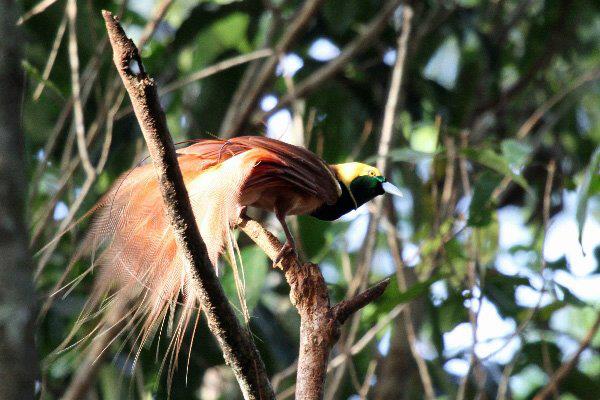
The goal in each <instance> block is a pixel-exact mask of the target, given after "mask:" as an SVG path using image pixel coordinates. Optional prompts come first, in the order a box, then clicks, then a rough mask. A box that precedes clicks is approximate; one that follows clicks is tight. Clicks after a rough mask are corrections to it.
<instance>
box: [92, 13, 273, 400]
mask: <svg viewBox="0 0 600 400" xmlns="http://www.w3.org/2000/svg"><path fill="white" fill-rule="evenodd" d="M102 14H103V16H104V20H105V23H106V29H107V31H108V36H109V39H110V44H111V46H112V49H113V61H114V63H115V66H116V67H117V70H118V71H119V74H120V75H121V78H122V80H123V84H124V86H125V88H126V89H127V92H128V93H129V97H130V99H131V103H132V105H133V110H134V112H135V115H136V118H137V120H138V122H139V124H140V128H141V130H142V133H143V135H144V139H145V140H146V143H147V145H148V151H149V153H150V156H151V158H152V161H153V164H154V167H155V170H156V172H157V177H158V181H159V186H160V190H161V193H162V196H163V200H164V203H165V208H166V212H167V217H168V219H169V221H170V223H171V226H172V227H173V233H174V235H175V239H176V241H177V244H178V246H180V249H181V250H182V252H183V254H184V257H185V258H186V261H187V262H188V263H189V265H190V266H191V267H192V270H193V271H194V274H195V277H194V278H195V279H196V281H197V283H198V287H199V290H200V297H201V302H202V311H203V312H204V314H205V315H206V319H207V322H208V326H209V328H210V330H211V332H212V333H213V335H215V337H216V338H217V341H218V343H219V345H220V347H221V350H222V351H223V357H224V358H225V362H226V363H227V364H228V365H229V366H230V367H231V368H232V369H233V372H234V374H235V377H236V379H237V380H238V383H239V385H240V388H241V390H242V393H243V395H244V398H246V399H262V400H265V399H274V398H275V396H274V394H273V390H272V388H271V385H270V383H269V380H268V377H267V373H266V371H265V366H264V364H263V361H262V359H261V358H260V356H259V354H258V351H257V349H256V346H255V345H254V342H253V341H252V339H251V338H250V336H249V334H248V332H247V331H246V330H244V329H243V328H242V327H241V325H240V323H239V322H238V320H237V317H236V316H235V314H234V311H233V310H232V308H231V306H230V305H229V301H228V299H227V297H226V296H225V293H224V292H223V288H222V287H221V285H220V283H219V280H218V278H217V276H216V274H215V271H214V269H213V267H212V265H211V263H210V261H209V259H208V255H207V252H206V246H205V245H204V242H203V241H202V238H201V237H200V233H199V231H198V227H197V225H196V222H195V219H194V214H193V212H192V207H191V205H190V201H189V198H188V194H187V190H186V188H185V185H184V183H183V178H182V175H181V171H180V169H179V164H178V163H177V156H176V153H175V147H174V146H173V141H172V139H171V135H170V133H169V130H168V127H167V123H166V119H165V115H164V113H163V111H162V108H161V107H160V103H159V100H158V93H157V90H156V84H155V83H154V81H153V80H152V79H151V78H150V77H149V76H148V75H147V74H146V72H145V71H144V67H143V65H142V60H141V58H140V55H139V52H138V49H137V48H136V46H135V44H134V43H133V41H131V39H129V38H128V37H127V36H126V35H125V32H124V31H123V28H122V27H121V25H120V24H119V22H118V20H117V19H116V18H115V17H113V15H112V14H111V13H110V12H108V11H103V13H102Z"/></svg>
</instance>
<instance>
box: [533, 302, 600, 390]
mask: <svg viewBox="0 0 600 400" xmlns="http://www.w3.org/2000/svg"><path fill="white" fill-rule="evenodd" d="M598 329H600V312H599V313H598V316H597V317H596V321H595V322H594V324H593V325H592V327H591V328H590V330H589V331H588V332H587V334H586V335H585V337H584V338H583V340H582V341H581V343H579V347H578V348H577V351H576V352H575V354H573V355H572V356H571V358H570V359H569V361H567V362H565V363H564V364H562V365H561V366H560V368H558V369H557V370H556V372H555V373H554V375H552V376H551V377H549V379H548V384H547V385H546V387H544V388H543V389H542V390H540V392H539V393H538V394H536V395H535V397H534V398H533V400H544V399H546V398H548V397H549V396H550V395H551V394H552V393H554V391H555V390H557V389H558V387H559V385H560V383H561V382H562V380H563V379H564V378H565V377H566V376H567V375H568V374H569V372H571V370H572V369H573V368H574V367H575V366H576V365H577V362H578V361H579V357H580V356H581V353H583V351H584V350H585V349H587V348H588V346H589V345H590V343H591V342H592V340H593V339H594V337H595V336H596V333H597V332H598Z"/></svg>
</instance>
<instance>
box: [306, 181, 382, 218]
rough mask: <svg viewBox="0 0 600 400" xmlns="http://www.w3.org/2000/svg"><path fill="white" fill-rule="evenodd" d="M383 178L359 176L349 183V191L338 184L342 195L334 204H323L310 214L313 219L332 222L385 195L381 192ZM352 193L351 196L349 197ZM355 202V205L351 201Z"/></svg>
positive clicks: (341, 184) (344, 186)
mask: <svg viewBox="0 0 600 400" xmlns="http://www.w3.org/2000/svg"><path fill="white" fill-rule="evenodd" d="M383 182H385V178H384V177H383V176H368V175H364V176H359V177H357V178H356V179H354V180H353V181H352V182H351V183H350V190H348V188H347V187H346V185H344V184H343V183H341V182H340V186H341V188H342V195H341V196H340V198H339V199H338V201H337V202H336V203H335V204H331V205H330V204H323V205H322V206H321V207H319V208H317V209H316V210H315V211H314V212H313V213H312V214H310V215H312V216H313V217H315V218H318V219H321V220H324V221H333V220H335V219H338V218H339V217H341V216H342V215H344V214H346V213H348V212H350V211H352V210H354V209H356V208H357V207H360V206H362V205H363V204H365V203H366V202H367V201H369V200H372V199H374V198H375V197H377V196H379V195H382V194H384V193H385V191H384V190H383ZM350 192H352V196H350ZM352 197H354V200H356V203H354V201H353V200H352Z"/></svg>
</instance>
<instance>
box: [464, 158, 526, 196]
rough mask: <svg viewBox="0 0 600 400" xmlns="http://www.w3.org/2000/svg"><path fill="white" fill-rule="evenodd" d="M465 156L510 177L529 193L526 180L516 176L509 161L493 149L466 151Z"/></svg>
mask: <svg viewBox="0 0 600 400" xmlns="http://www.w3.org/2000/svg"><path fill="white" fill-rule="evenodd" d="M463 154H464V155H465V156H466V157H468V158H469V159H471V160H473V161H476V162H478V163H479V164H481V165H483V166H486V167H488V168H490V169H491V170H494V171H496V172H498V173H500V174H502V175H504V176H508V177H509V178H510V179H512V180H513V181H514V182H515V183H517V184H518V185H520V186H521V187H522V188H523V189H525V190H527V191H529V185H528V184H527V181H526V180H525V178H523V177H522V176H521V175H518V174H516V173H515V172H514V171H513V170H512V169H511V167H510V165H509V161H508V160H507V159H506V158H505V157H503V156H501V155H499V154H497V153H495V152H494V151H493V150H492V149H483V150H476V149H465V150H463Z"/></svg>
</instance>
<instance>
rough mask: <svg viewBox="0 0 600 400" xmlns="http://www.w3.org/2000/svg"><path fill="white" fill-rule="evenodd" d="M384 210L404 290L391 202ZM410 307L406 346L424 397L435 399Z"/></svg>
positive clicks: (399, 284) (404, 278)
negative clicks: (412, 359)
mask: <svg viewBox="0 0 600 400" xmlns="http://www.w3.org/2000/svg"><path fill="white" fill-rule="evenodd" d="M386 211H387V214H388V219H389V220H390V222H391V223H390V224H388V227H387V230H388V235H387V236H388V245H389V247H390V252H391V254H392V259H393V260H394V264H395V266H396V278H397V280H398V287H399V288H400V290H402V291H406V290H407V288H408V285H407V282H406V275H405V273H404V268H405V264H404V262H403V260H402V251H401V250H400V242H399V240H398V238H397V236H396V234H395V229H396V224H395V223H394V222H395V221H396V219H397V218H396V212H395V209H394V207H393V204H392V203H391V202H389V203H388V207H386ZM411 309H412V307H411V306H410V304H407V305H406V309H405V312H404V326H405V328H406V329H405V330H406V338H407V340H408V346H409V348H410V352H411V354H412V356H413V358H414V359H415V362H416V363H417V369H418V370H419V377H420V378H421V383H422V385H423V390H424V391H425V393H424V394H425V398H426V399H428V400H433V399H435V390H434V388H433V380H432V379H431V375H430V374H429V370H428V369H427V362H426V361H425V359H424V358H423V356H422V355H421V353H419V350H418V349H417V334H416V332H415V324H414V323H413V315H412V312H411Z"/></svg>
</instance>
